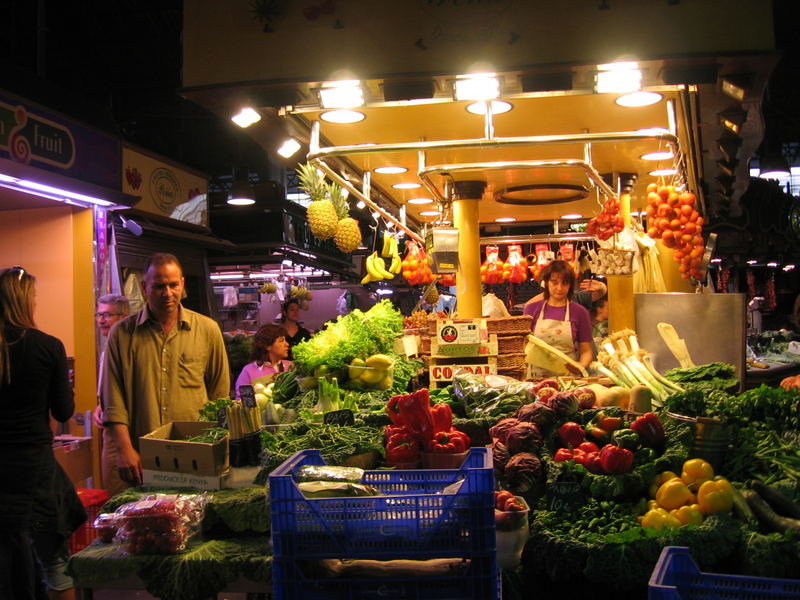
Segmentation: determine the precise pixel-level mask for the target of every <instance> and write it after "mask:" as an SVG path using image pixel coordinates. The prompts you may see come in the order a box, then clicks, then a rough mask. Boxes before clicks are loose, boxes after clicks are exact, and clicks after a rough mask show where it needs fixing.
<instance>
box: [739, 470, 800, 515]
mask: <svg viewBox="0 0 800 600" xmlns="http://www.w3.org/2000/svg"><path fill="white" fill-rule="evenodd" d="M750 487H751V488H753V491H754V492H756V493H757V494H758V495H759V496H761V497H762V498H763V499H764V500H766V502H767V504H769V505H770V506H771V507H772V508H773V509H774V510H775V512H776V513H778V514H779V515H783V516H784V517H790V518H792V519H800V506H797V504H795V503H794V502H792V500H791V498H788V497H787V496H785V495H784V494H782V493H781V492H779V491H778V490H776V489H775V488H774V487H772V486H769V485H767V484H766V483H764V482H763V481H759V480H758V479H753V480H752V481H750Z"/></svg>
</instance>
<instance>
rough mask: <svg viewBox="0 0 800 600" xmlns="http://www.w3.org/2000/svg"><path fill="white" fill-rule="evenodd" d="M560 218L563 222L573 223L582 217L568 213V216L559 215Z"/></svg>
mask: <svg viewBox="0 0 800 600" xmlns="http://www.w3.org/2000/svg"><path fill="white" fill-rule="evenodd" d="M561 218H562V219H564V220H565V221H573V220H575V219H582V218H583V215H579V214H578V213H570V214H568V215H561Z"/></svg>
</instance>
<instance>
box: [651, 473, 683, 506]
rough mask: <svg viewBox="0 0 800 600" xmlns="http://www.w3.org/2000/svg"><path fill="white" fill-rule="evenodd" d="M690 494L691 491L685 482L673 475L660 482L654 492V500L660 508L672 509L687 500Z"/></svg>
mask: <svg viewBox="0 0 800 600" xmlns="http://www.w3.org/2000/svg"><path fill="white" fill-rule="evenodd" d="M691 496H692V492H690V491H689V488H688V487H686V484H685V483H683V481H681V479H680V478H679V477H675V478H674V479H670V480H669V481H666V482H664V483H662V484H661V487H660V488H658V492H656V502H658V505H659V506H660V507H661V508H665V509H667V510H672V509H674V508H680V507H681V506H683V505H684V504H686V503H687V502H689V499H690V498H691Z"/></svg>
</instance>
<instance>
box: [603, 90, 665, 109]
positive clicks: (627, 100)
mask: <svg viewBox="0 0 800 600" xmlns="http://www.w3.org/2000/svg"><path fill="white" fill-rule="evenodd" d="M662 98H663V96H662V95H661V94H658V93H656V92H642V91H638V92H631V93H630V94H625V95H624V96H620V97H619V98H617V99H616V100H615V101H614V102H616V103H617V104H618V105H619V106H627V107H632V108H635V107H638V106H650V105H651V104H655V103H656V102H660V101H661V99H662Z"/></svg>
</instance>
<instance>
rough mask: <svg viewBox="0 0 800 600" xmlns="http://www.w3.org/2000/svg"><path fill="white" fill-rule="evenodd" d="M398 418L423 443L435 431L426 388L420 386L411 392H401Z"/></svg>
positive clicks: (431, 436)
mask: <svg viewBox="0 0 800 600" xmlns="http://www.w3.org/2000/svg"><path fill="white" fill-rule="evenodd" d="M398 407H399V409H400V418H401V419H402V423H403V425H405V426H406V427H408V428H409V429H410V430H411V432H412V433H413V434H414V435H416V436H417V438H418V439H419V440H420V441H421V442H422V443H425V442H427V441H428V440H430V439H431V438H433V434H434V433H436V432H435V431H434V429H433V415H432V414H431V399H430V396H429V395H428V388H420V389H418V390H417V391H416V392H413V393H411V394H403V395H401V396H400V400H398Z"/></svg>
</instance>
